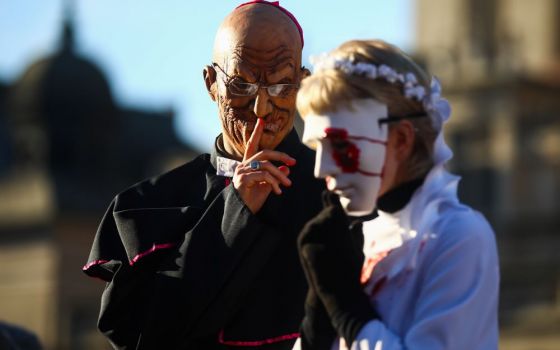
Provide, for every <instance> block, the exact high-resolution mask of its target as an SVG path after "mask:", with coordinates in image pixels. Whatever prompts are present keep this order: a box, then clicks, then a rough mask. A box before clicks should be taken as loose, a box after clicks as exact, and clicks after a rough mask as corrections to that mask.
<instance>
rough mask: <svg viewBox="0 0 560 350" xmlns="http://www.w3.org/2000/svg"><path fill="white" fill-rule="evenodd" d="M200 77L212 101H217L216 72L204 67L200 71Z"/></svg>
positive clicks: (212, 68) (210, 67)
mask: <svg viewBox="0 0 560 350" xmlns="http://www.w3.org/2000/svg"><path fill="white" fill-rule="evenodd" d="M202 76H203V77H204V84H205V85H206V90H207V91H208V94H209V95H210V98H211V99H212V101H216V100H217V99H218V85H217V82H216V70H215V69H214V67H212V66H206V67H204V70H203V71H202Z"/></svg>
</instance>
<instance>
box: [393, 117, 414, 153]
mask: <svg viewBox="0 0 560 350" xmlns="http://www.w3.org/2000/svg"><path fill="white" fill-rule="evenodd" d="M392 129H393V130H392V131H393V133H394V136H393V137H394V147H395V156H396V158H397V161H398V162H399V163H402V162H405V161H406V160H407V159H408V158H409V157H410V155H411V154H412V151H413V148H414V141H415V139H416V133H415V128H414V125H413V124H412V123H411V122H410V121H409V120H402V121H400V122H399V123H398V124H397V125H395V126H394V127H393V128H392Z"/></svg>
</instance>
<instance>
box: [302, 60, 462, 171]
mask: <svg viewBox="0 0 560 350" xmlns="http://www.w3.org/2000/svg"><path fill="white" fill-rule="evenodd" d="M309 61H310V62H311V64H313V67H314V71H315V72H320V71H323V70H331V69H335V70H340V71H342V72H344V73H346V74H349V75H361V76H365V77H367V78H370V79H384V80H386V81H388V82H389V83H391V84H394V83H396V82H400V83H402V84H403V95H404V96H405V97H406V98H409V99H414V100H417V101H420V102H422V105H423V106H424V110H425V111H426V113H427V114H428V116H429V117H430V119H431V120H432V125H433V126H434V128H435V129H436V130H437V131H438V136H437V138H436V141H435V143H434V154H433V158H434V162H435V164H436V165H440V164H444V163H445V162H447V161H448V160H449V159H451V157H452V156H453V152H451V149H450V148H449V147H448V146H447V144H446V143H445V141H444V139H443V132H442V129H443V124H444V123H445V122H446V121H447V120H448V119H449V117H450V115H451V106H450V105H449V102H447V100H446V99H444V98H442V97H441V84H440V82H439V80H438V79H437V78H436V77H432V81H431V82H430V91H429V93H427V92H426V88H424V86H422V85H420V84H419V83H418V79H417V78H416V75H414V73H412V72H406V73H399V72H397V71H396V70H394V69H393V68H391V67H390V66H388V65H386V64H380V65H375V64H373V63H365V62H354V61H352V60H349V59H343V58H336V57H333V56H329V55H328V54H326V53H325V54H321V55H319V56H311V57H310V59H309Z"/></svg>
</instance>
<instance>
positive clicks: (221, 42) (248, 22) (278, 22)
mask: <svg viewBox="0 0 560 350" xmlns="http://www.w3.org/2000/svg"><path fill="white" fill-rule="evenodd" d="M243 50H251V51H255V50H256V51H260V52H262V53H267V52H268V53H271V54H274V52H275V51H276V52H277V51H279V50H282V51H283V52H284V53H288V52H289V53H290V54H292V55H293V56H294V58H295V57H297V58H298V61H300V62H301V50H302V41H301V38H300V33H299V30H298V27H297V26H296V24H295V23H294V21H293V20H292V19H290V18H289V17H288V15H287V14H285V13H283V12H282V10H280V9H279V8H275V7H274V6H271V5H266V4H258V3H256V4H250V5H246V6H242V7H240V8H237V9H235V10H234V11H232V12H231V13H230V14H229V15H228V16H227V17H226V18H225V19H224V21H223V22H222V24H221V25H220V28H219V29H218V33H217V34H216V39H215V41H214V51H213V60H214V62H224V60H226V59H227V57H228V56H229V55H230V54H241V53H242V51H243ZM286 51H288V52H286Z"/></svg>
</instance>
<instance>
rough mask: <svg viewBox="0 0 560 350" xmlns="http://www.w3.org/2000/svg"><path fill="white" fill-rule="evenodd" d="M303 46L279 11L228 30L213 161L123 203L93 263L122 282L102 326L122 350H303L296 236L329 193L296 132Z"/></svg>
mask: <svg viewBox="0 0 560 350" xmlns="http://www.w3.org/2000/svg"><path fill="white" fill-rule="evenodd" d="M302 47H303V34H302V31H301V27H300V26H299V24H298V23H297V21H296V19H295V17H294V16H293V15H291V14H290V13H289V12H288V11H287V10H285V9H284V8H281V7H279V5H278V3H268V2H262V1H254V2H251V3H246V4H243V5H241V6H239V7H238V8H237V9H235V10H234V11H232V12H231V13H230V14H229V15H228V16H227V17H226V19H225V20H224V21H223V23H222V25H221V26H220V28H219V30H218V33H217V35H216V41H215V46H214V51H213V62H212V64H211V65H208V66H207V67H206V68H205V69H204V73H203V76H204V81H205V83H206V87H207V89H208V93H209V94H210V97H211V98H212V99H213V100H214V101H216V103H217V105H218V110H219V117H220V121H221V125H222V133H221V135H220V136H218V138H217V139H216V143H215V147H214V150H213V152H212V154H203V155H201V156H199V157H198V158H196V159H195V160H193V161H191V162H189V163H187V164H185V165H183V166H181V167H179V168H177V169H175V170H172V171H170V172H168V173H166V174H163V175H161V176H158V177H156V178H154V179H151V180H148V181H144V182H141V183H139V184H137V185H134V186H133V187H131V188H129V189H127V190H125V191H124V192H122V193H120V194H119V195H117V196H116V198H115V199H114V200H113V202H112V203H111V205H110V207H109V209H108V211H107V213H106V215H105V217H104V218H103V221H102V222H101V225H100V227H99V230H98V232H97V235H96V237H95V241H94V245H93V248H92V251H91V254H90V257H89V262H88V264H87V265H86V266H85V267H84V270H85V272H86V273H87V274H88V275H90V276H94V277H99V278H101V279H103V280H105V281H107V282H108V284H107V287H106V289H105V291H104V293H103V296H102V303H101V312H100V318H99V323H98V327H99V329H100V330H101V331H102V332H103V334H104V335H106V336H107V337H108V338H109V340H110V341H111V343H112V345H113V346H114V347H115V348H119V349H227V348H232V347H233V348H237V347H239V346H251V347H259V348H263V349H291V348H292V346H293V343H294V342H295V339H296V338H297V337H298V335H299V334H298V330H299V324H300V322H301V319H302V318H303V305H304V299H305V293H306V290H307V284H306V280H305V276H304V274H303V271H302V269H301V266H300V263H299V257H298V253H297V246H296V238H297V235H298V234H299V232H300V231H301V229H302V227H303V225H304V224H305V223H306V222H307V221H308V220H309V219H311V218H312V217H313V216H315V215H316V214H317V213H318V212H320V210H321V200H320V193H321V191H322V190H323V188H324V184H323V183H322V181H319V180H317V179H315V178H314V177H313V158H314V155H313V152H312V151H310V150H309V149H308V148H307V147H305V146H304V145H303V144H302V143H301V142H300V141H299V138H298V137H297V134H296V133H295V131H294V129H293V121H294V116H295V98H296V93H297V89H298V88H299V84H300V81H301V79H302V78H303V77H304V76H306V75H307V74H308V73H309V72H308V71H307V70H306V69H305V68H303V67H302V66H301V50H302Z"/></svg>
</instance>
